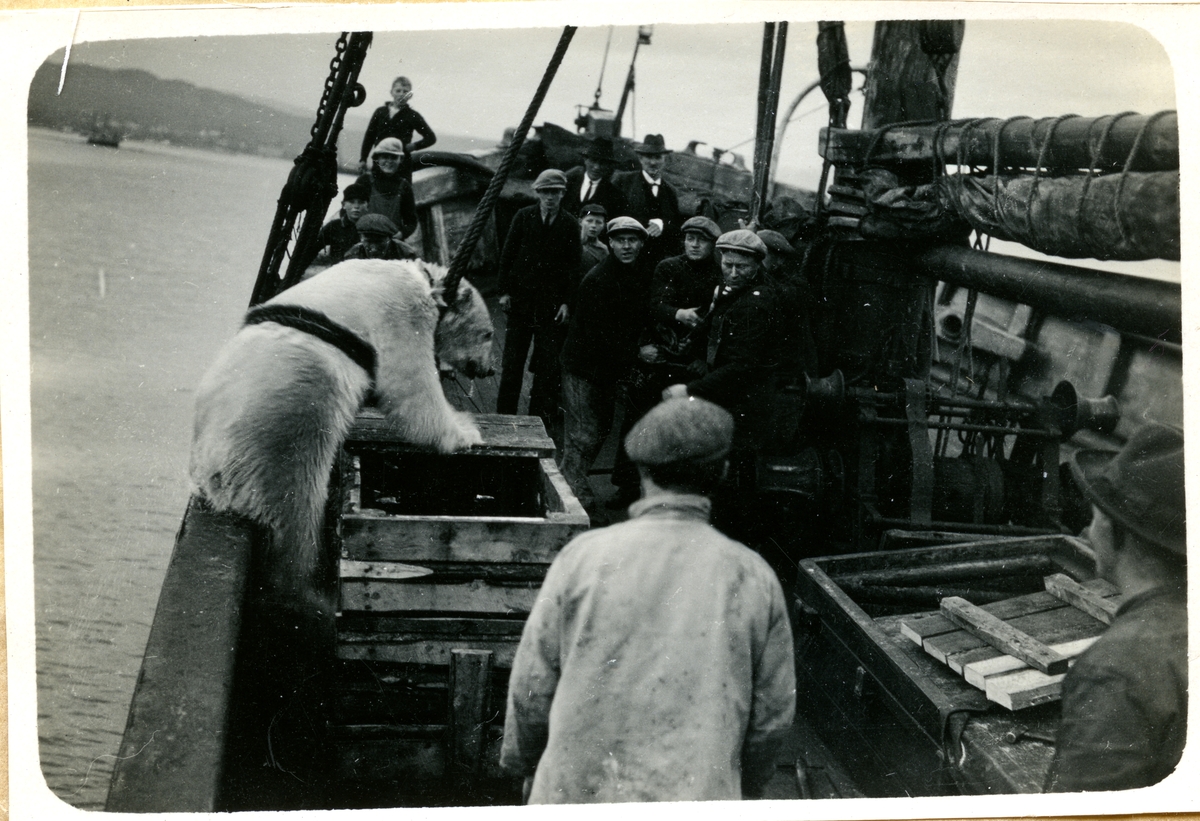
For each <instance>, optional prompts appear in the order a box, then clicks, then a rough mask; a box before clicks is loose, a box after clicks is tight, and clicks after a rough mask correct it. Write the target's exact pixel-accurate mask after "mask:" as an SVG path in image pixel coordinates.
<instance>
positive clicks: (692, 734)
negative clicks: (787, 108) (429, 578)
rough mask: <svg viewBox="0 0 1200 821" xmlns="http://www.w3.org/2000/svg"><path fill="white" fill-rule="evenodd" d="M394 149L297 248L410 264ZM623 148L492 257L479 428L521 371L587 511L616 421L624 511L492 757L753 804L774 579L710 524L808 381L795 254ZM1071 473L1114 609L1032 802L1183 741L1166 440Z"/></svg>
mask: <svg viewBox="0 0 1200 821" xmlns="http://www.w3.org/2000/svg"><path fill="white" fill-rule="evenodd" d="M400 85H401V86H402V85H403V84H400ZM410 92H411V86H408V87H399V88H398V94H399V97H400V98H403V100H400V99H399V98H398V101H397V104H396V105H395V106H393V116H394V117H396V118H397V122H399V121H400V120H403V119H404V117H405V116H406V115H404V113H403V112H404V108H403V105H402V103H403V102H404V101H406V100H407V97H406V96H405V94H406V93H410ZM381 116H382V115H381ZM408 119H410V120H411V119H412V118H411V116H410V117H408ZM406 122H407V121H406ZM406 127H407V125H406ZM408 136H409V137H411V129H410V131H409V134H408ZM389 139H390V140H392V142H391V143H389V142H388V140H389ZM393 143H401V141H400V140H399V139H398V138H396V137H385V138H384V139H383V140H381V141H380V142H379V144H378V145H376V147H375V149H374V151H373V152H372V153H371V154H370V157H371V158H372V159H373V163H374V164H373V166H372V169H371V170H370V171H368V172H367V173H365V174H364V175H363V176H362V177H360V179H359V180H358V181H356V182H355V183H354V184H353V185H351V186H349V187H347V189H346V191H345V197H344V200H343V208H342V212H341V214H339V217H338V218H337V219H335V220H334V221H332V222H330V223H329V224H328V225H326V226H325V228H324V229H323V230H322V235H321V242H322V247H323V248H325V249H326V251H325V252H326V253H327V254H328V255H330V256H331V257H334V258H335V259H334V260H333V261H336V260H338V259H342V258H356V257H375V258H383V259H403V258H408V257H412V256H415V252H414V251H413V249H411V248H410V247H408V246H407V245H406V244H405V243H404V242H403V238H404V237H406V236H407V235H408V233H411V230H412V228H415V218H411V216H410V209H409V207H408V201H409V200H411V185H409V187H408V191H409V193H408V199H407V200H406V198H405V196H404V190H403V189H404V185H406V184H407V183H406V182H404V181H403V180H399V182H397V179H398V178H397V174H398V172H397V170H396V169H397V168H399V166H400V165H401V164H402V162H403V160H404V159H405V158H406V156H407V146H406V145H404V144H400V145H394V144H393ZM635 150H636V153H637V156H638V160H639V162H640V164H641V169H640V170H639V171H628V172H620V173H613V166H614V155H613V147H612V144H611V143H609V142H606V141H603V140H595V141H593V142H591V143H590V144H589V145H588V147H587V149H586V152H585V156H584V164H583V165H582V166H578V167H576V168H572V169H569V170H567V171H566V172H563V171H560V170H557V169H548V170H546V171H543V172H542V173H541V174H539V175H538V177H537V179H536V181H535V182H534V185H533V188H534V193H535V196H536V199H537V202H536V203H535V204H533V205H530V206H527V207H525V208H522V209H521V210H519V211H517V213H516V214H515V216H514V217H513V219H512V221H511V224H510V227H509V230H508V234H507V237H506V239H505V241H504V244H503V249H502V251H501V255H500V260H499V271H498V274H499V277H498V293H499V304H500V306H501V308H502V309H503V310H504V311H505V312H506V315H507V333H506V341H505V346H504V350H503V355H502V360H501V361H502V374H501V379H500V385H499V390H498V395H497V401H496V410H497V412H498V413H508V414H513V413H517V412H518V403H519V400H520V396H521V392H522V383H523V380H524V378H525V369H526V363H527V362H528V363H529V371H530V372H531V374H532V382H531V387H530V393H529V413H531V414H533V415H537V416H540V417H541V418H542V419H543V420H544V422H545V424H546V428H547V430H548V432H549V433H550V435H551V436H552V438H553V439H554V440H555V442H556V444H557V445H558V446H559V449H560V452H561V468H562V472H563V475H564V477H565V478H566V479H567V481H568V483H569V484H570V486H571V489H572V491H573V492H574V494H575V496H576V497H577V498H578V499H579V501H580V502H581V503H582V504H583V505H584V507H585V508H586V509H588V511H589V512H591V513H593V514H594V513H595V512H596V509H597V507H596V506H597V499H596V494H595V493H594V491H593V487H592V484H591V481H590V480H589V473H590V471H591V469H592V467H593V463H594V462H595V461H596V459H597V456H598V454H599V452H600V450H601V447H602V445H603V444H604V442H605V440H606V439H607V438H608V436H609V435H610V433H611V432H612V429H613V425H614V423H615V421H616V419H618V418H620V419H621V420H622V427H621V428H620V431H619V434H620V435H619V437H618V440H619V443H620V446H619V449H618V453H617V458H616V464H615V465H614V468H613V473H612V483H613V484H614V485H615V486H616V489H617V492H616V496H615V498H614V500H613V502H612V506H614V507H626V506H628V508H629V511H628V512H629V520H628V521H626V522H623V523H621V524H618V525H614V526H612V527H609V528H604V529H599V530H593V531H590V532H589V533H587V534H584V535H583V536H581V537H579V538H577V539H576V540H575V541H573V542H572V543H571V544H570V545H568V546H567V547H566V548H564V550H563V551H562V553H561V554H560V556H559V557H558V558H557V559H556V560H555V562H554V564H553V565H552V566H551V568H550V571H549V573H548V575H547V577H546V580H545V584H544V585H543V588H542V591H541V593H540V595H539V597H538V601H537V604H536V606H535V608H534V610H533V612H532V613H531V614H530V618H529V621H528V623H527V625H526V628H525V632H524V635H523V638H522V641H521V645H520V648H519V649H518V652H517V655H516V658H515V660H514V663H513V668H512V676H511V681H510V690H509V696H508V712H507V717H506V726H505V734H504V742H503V751H502V759H501V760H502V764H503V765H504V767H505V768H506V769H508V770H509V771H510V772H513V773H516V774H519V775H522V776H524V777H525V778H526V784H525V786H526V797H527V799H528V800H530V801H532V802H593V801H638V800H688V799H705V798H708V799H719V798H725V799H730V798H740V797H742V796H753V795H757V794H760V793H761V791H762V789H763V786H764V784H765V783H766V782H767V781H768V780H769V779H770V777H771V775H772V773H773V772H774V764H773V757H774V754H775V752H776V751H777V750H778V748H779V744H780V743H781V740H782V737H783V734H784V733H785V732H786V730H787V729H788V727H790V725H791V722H792V720H793V717H794V710H795V702H796V692H795V678H794V672H793V666H792V652H793V650H792V638H791V632H790V627H789V622H788V616H787V612H786V608H785V607H784V604H783V596H782V592H781V589H780V585H779V582H778V580H777V578H776V577H775V574H774V573H773V571H772V570H771V568H770V567H769V566H768V565H767V564H766V563H765V562H764V561H763V560H762V559H761V558H760V557H759V556H758V555H757V554H755V553H754V552H753V551H751V550H749V549H748V548H746V547H744V546H743V545H741V544H739V543H738V542H736V541H733V540H731V539H730V538H728V534H730V533H731V528H728V527H725V526H724V525H723V526H722V531H723V532H724V535H723V533H722V532H719V531H718V530H717V529H715V528H714V527H713V526H712V525H710V524H709V518H710V515H712V514H713V510H714V500H717V501H718V503H719V500H720V498H721V496H722V495H723V494H730V493H732V494H733V498H734V500H735V502H736V501H740V499H739V496H738V494H739V490H740V489H741V488H744V487H746V486H748V485H751V484H752V471H753V467H754V455H755V453H756V451H757V450H758V449H760V448H761V447H762V446H763V444H764V441H765V440H766V439H768V438H769V437H770V435H771V433H772V432H771V431H770V430H768V429H766V428H767V423H768V420H769V418H770V415H769V413H767V412H766V411H765V408H766V406H767V404H768V399H769V395H770V393H771V389H772V385H773V381H774V380H775V379H777V378H780V377H782V378H785V379H798V378H800V377H802V376H803V375H804V374H811V375H819V374H817V372H816V371H817V359H816V350H815V345H814V343H813V335H812V329H811V325H810V321H809V308H810V301H811V296H810V294H809V293H808V291H807V285H806V282H805V278H804V276H803V273H802V271H801V256H802V255H801V253H800V252H799V250H798V249H797V248H796V247H794V246H793V245H792V243H790V242H789V241H788V239H787V238H786V237H785V236H783V235H782V234H780V233H778V232H775V231H771V230H759V231H753V230H750V229H747V228H736V229H734V230H729V231H723V230H722V229H721V228H720V227H719V226H718V224H717V223H716V222H714V221H713V220H712V219H709V218H708V217H705V216H694V217H691V218H689V219H684V218H683V216H682V214H681V212H680V206H679V197H678V193H677V192H676V191H675V189H674V188H673V187H672V185H671V184H670V183H669V182H667V181H666V180H664V179H663V177H662V171H663V166H664V161H665V157H666V155H667V154H669V153H670V152H669V151H668V149H667V148H666V146H665V142H664V140H663V138H662V137H661V136H660V135H655V134H651V135H647V136H646V138H645V139H644V140H643V141H642V142H641V143H640V144H638V145H637V147H636V149H635ZM364 151H365V149H364ZM364 159H366V156H364ZM401 176H402V174H401ZM389 209H391V210H390V211H389ZM389 213H390V214H391V216H389ZM397 220H400V221H401V222H403V223H404V224H403V225H398V224H397ZM410 224H411V227H410ZM1072 470H1073V473H1074V477H1075V481H1076V483H1077V485H1078V486H1079V487H1080V488H1081V489H1082V491H1083V493H1084V494H1085V495H1086V497H1087V498H1088V500H1089V501H1090V502H1091V504H1092V507H1093V514H1094V517H1093V521H1092V524H1091V526H1090V527H1089V529H1088V531H1087V532H1086V534H1085V535H1086V537H1087V539H1088V541H1089V542H1090V543H1091V545H1092V547H1093V549H1094V550H1095V553H1096V559H1097V572H1098V574H1099V575H1100V576H1102V577H1104V578H1106V579H1108V580H1109V581H1111V582H1112V583H1113V584H1115V585H1116V586H1117V587H1118V588H1119V589H1120V590H1121V592H1122V594H1123V595H1124V603H1123V604H1122V605H1121V607H1120V609H1119V610H1118V612H1117V615H1116V619H1115V620H1114V622H1113V624H1112V626H1111V627H1110V629H1109V630H1108V631H1107V632H1106V633H1105V635H1104V636H1103V637H1102V639H1101V640H1099V641H1097V642H1096V643H1095V644H1094V645H1093V646H1092V648H1091V649H1090V650H1089V651H1088V652H1087V653H1085V654H1084V655H1083V656H1082V657H1080V659H1079V660H1078V661H1077V663H1076V664H1075V665H1074V667H1072V668H1071V671H1070V672H1069V673H1068V675H1067V678H1066V681H1065V682H1064V688H1063V720H1062V725H1061V729H1060V731H1059V734H1058V738H1057V742H1056V752H1055V756H1054V760H1053V764H1052V766H1051V769H1050V772H1049V774H1048V775H1047V780H1046V789H1047V790H1048V791H1074V790H1108V789H1130V788H1135V787H1142V786H1148V785H1150V784H1154V783H1156V782H1157V781H1159V780H1161V779H1162V778H1163V777H1165V776H1166V775H1167V774H1169V773H1170V772H1171V771H1172V770H1173V769H1174V767H1175V766H1176V764H1177V763H1178V761H1179V760H1180V757H1181V754H1182V749H1183V744H1184V740H1185V737H1186V699H1187V659H1186V647H1187V620H1186V598H1185V585H1186V530H1185V527H1184V510H1185V502H1184V499H1183V438H1182V434H1181V433H1180V432H1179V431H1177V430H1173V429H1170V428H1166V427H1163V426H1160V425H1153V424H1151V425H1146V426H1145V427H1143V428H1141V429H1140V430H1139V431H1138V433H1137V434H1135V435H1134V436H1133V437H1132V438H1131V439H1130V441H1129V442H1128V443H1127V445H1126V447H1125V448H1124V449H1123V450H1122V451H1121V453H1119V454H1117V455H1115V457H1114V455H1113V454H1111V453H1098V452H1083V453H1080V454H1078V455H1077V456H1076V458H1075V461H1074V463H1073V464H1072ZM732 530H736V528H733V529H732ZM734 535H736V533H735V534H734Z"/></svg>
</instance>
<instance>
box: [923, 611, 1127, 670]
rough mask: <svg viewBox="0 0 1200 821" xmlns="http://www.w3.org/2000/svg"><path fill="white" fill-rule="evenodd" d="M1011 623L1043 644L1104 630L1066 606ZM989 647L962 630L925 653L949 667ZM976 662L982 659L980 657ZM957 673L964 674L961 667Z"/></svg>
mask: <svg viewBox="0 0 1200 821" xmlns="http://www.w3.org/2000/svg"><path fill="white" fill-rule="evenodd" d="M1008 623H1009V624H1011V625H1012V626H1013V627H1015V628H1016V629H1018V630H1020V631H1022V632H1024V633H1027V634H1029V635H1031V636H1033V637H1034V638H1036V639H1037V640H1038V641H1040V642H1042V643H1043V644H1056V643H1058V642H1062V641H1073V640H1075V639H1080V638H1086V637H1088V636H1097V635H1099V634H1100V633H1102V632H1103V631H1104V624H1103V623H1101V622H1099V621H1097V620H1096V619H1093V618H1092V617H1091V616H1089V615H1087V614H1086V613H1084V612H1082V611H1080V610H1076V609H1075V608H1073V607H1070V606H1069V605H1065V604H1063V605H1061V606H1060V607H1057V608H1055V609H1052V610H1044V611H1042V612H1040V613H1031V614H1030V615H1027V616H1019V617H1017V618H1015V619H1012V620H1010V621H1009V622H1008ZM988 646H989V645H988V644H987V642H985V641H984V640H983V639H981V638H979V637H978V636H975V635H973V634H971V633H970V632H969V631H966V630H960V631H958V632H956V633H947V634H944V635H940V636H934V637H933V638H931V639H928V640H927V641H926V642H925V651H926V652H927V653H929V654H930V655H931V656H933V657H934V658H937V659H939V660H940V661H942V662H944V663H945V664H948V665H949V664H951V663H954V664H955V665H956V666H957V665H958V664H959V663H960V660H961V659H962V658H964V657H965V656H966V654H967V652H968V651H970V650H975V649H978V648H982V647H988ZM973 660H978V657H976V658H975V659H973ZM956 672H961V668H959V669H958V670H956Z"/></svg>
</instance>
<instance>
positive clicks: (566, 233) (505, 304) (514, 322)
mask: <svg viewBox="0 0 1200 821" xmlns="http://www.w3.org/2000/svg"><path fill="white" fill-rule="evenodd" d="M566 190H567V178H566V176H565V175H564V174H563V173H562V172H561V171H559V170H558V169H556V168H549V169H547V170H545V171H543V172H542V173H540V174H538V176H537V179H536V180H534V183H533V191H534V194H536V195H537V199H538V202H537V204H536V205H530V206H527V207H525V208H522V209H521V210H519V211H517V213H516V214H515V215H514V216H513V219H512V223H511V224H510V225H509V228H508V237H507V238H506V239H505V241H504V250H503V251H501V253H500V272H499V273H500V277H499V286H498V287H499V291H500V294H501V296H500V307H501V308H502V309H503V310H504V311H505V312H506V313H507V315H508V325H507V330H506V332H505V338H504V355H503V358H502V360H501V372H500V386H499V388H498V389H497V394H496V413H516V412H517V403H518V401H519V400H520V398H521V383H522V382H523V381H524V379H525V360H526V358H527V357H528V356H529V346H530V344H531V343H532V344H533V346H534V347H533V352H534V355H533V361H532V362H531V363H530V371H532V373H533V384H532V385H531V386H530V390H529V413H531V414H533V415H535V416H540V417H542V420H543V421H544V422H545V424H546V427H547V430H551V429H552V428H554V429H556V428H557V424H556V423H555V421H554V420H555V417H556V415H557V411H558V405H559V400H558V395H557V390H556V385H557V380H556V379H555V378H554V377H555V375H556V371H557V369H558V353H559V350H560V348H561V346H562V338H563V336H562V329H563V328H565V327H566V323H567V322H568V320H569V317H570V311H569V308H568V305H569V304H570V301H571V287H572V284H573V283H574V282H575V281H576V277H577V276H578V271H579V260H580V254H581V246H580V242H579V223H578V222H576V221H575V218H574V217H572V216H571V215H570V214H567V213H565V212H564V211H563V210H562V207H561V205H562V198H563V193H564V192H565V191H566Z"/></svg>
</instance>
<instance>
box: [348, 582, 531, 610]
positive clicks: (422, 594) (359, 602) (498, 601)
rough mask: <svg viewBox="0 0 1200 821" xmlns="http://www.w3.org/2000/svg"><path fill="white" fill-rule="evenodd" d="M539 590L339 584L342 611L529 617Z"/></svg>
mask: <svg viewBox="0 0 1200 821" xmlns="http://www.w3.org/2000/svg"><path fill="white" fill-rule="evenodd" d="M540 587H541V585H540V584H538V583H537V582H518V583H515V584H513V585H511V586H508V585H505V586H503V587H501V586H498V585H491V584H488V583H487V582H484V581H481V580H476V581H472V582H461V583H458V584H424V583H422V582H382V581H376V580H373V579H369V580H357V579H352V580H349V581H346V582H343V583H342V610H369V611H388V610H405V611H414V610H420V611H425V612H430V613H434V612H442V613H528V612H529V611H530V609H531V608H532V607H533V603H534V602H535V601H537V597H538V590H539V588H540Z"/></svg>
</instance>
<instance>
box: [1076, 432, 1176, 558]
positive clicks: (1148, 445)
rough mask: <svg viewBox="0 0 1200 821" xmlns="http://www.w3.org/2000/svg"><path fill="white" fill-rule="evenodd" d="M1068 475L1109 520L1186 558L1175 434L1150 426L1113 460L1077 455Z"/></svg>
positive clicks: (1099, 454) (1093, 453)
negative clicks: (1070, 475) (1072, 477)
mask: <svg viewBox="0 0 1200 821" xmlns="http://www.w3.org/2000/svg"><path fill="white" fill-rule="evenodd" d="M1071 474H1072V475H1073V476H1074V477H1075V483H1076V484H1077V485H1079V489H1080V490H1082V491H1083V495H1084V496H1086V497H1087V499H1088V501H1090V502H1091V503H1092V504H1094V505H1095V506H1096V507H1098V508H1100V510H1102V511H1104V513H1105V514H1107V515H1108V516H1109V517H1110V518H1111V519H1112V520H1113V521H1115V522H1117V523H1119V524H1120V525H1121V526H1122V527H1124V528H1125V529H1126V530H1129V531H1131V532H1132V533H1135V534H1136V535H1138V536H1140V537H1141V538H1142V539H1143V540H1144V541H1147V542H1150V543H1151V544H1153V545H1156V546H1158V547H1160V548H1162V549H1163V550H1166V551H1167V552H1168V553H1171V554H1173V555H1176V556H1183V555H1185V554H1186V552H1187V527H1186V511H1187V503H1186V501H1185V499H1184V493H1183V433H1182V432H1181V431H1179V430H1177V429H1175V428H1172V427H1168V426H1167V425H1162V424H1158V423H1155V422H1152V423H1150V424H1148V425H1145V426H1144V427H1142V428H1140V429H1139V430H1138V431H1137V432H1136V433H1134V434H1133V436H1131V437H1129V441H1128V442H1126V443H1125V447H1124V448H1122V449H1121V451H1120V452H1119V453H1117V454H1116V455H1114V454H1112V453H1111V452H1109V451H1101V450H1081V451H1079V452H1078V453H1076V454H1075V457H1074V458H1073V459H1072V460H1071Z"/></svg>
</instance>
